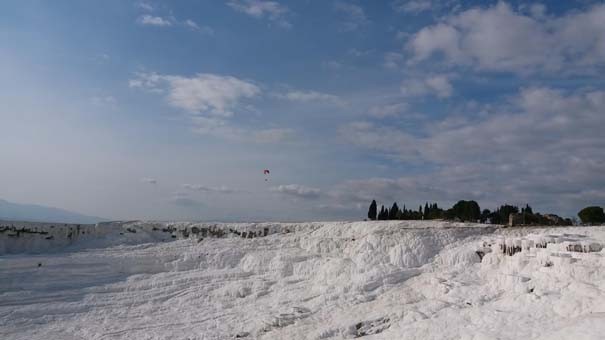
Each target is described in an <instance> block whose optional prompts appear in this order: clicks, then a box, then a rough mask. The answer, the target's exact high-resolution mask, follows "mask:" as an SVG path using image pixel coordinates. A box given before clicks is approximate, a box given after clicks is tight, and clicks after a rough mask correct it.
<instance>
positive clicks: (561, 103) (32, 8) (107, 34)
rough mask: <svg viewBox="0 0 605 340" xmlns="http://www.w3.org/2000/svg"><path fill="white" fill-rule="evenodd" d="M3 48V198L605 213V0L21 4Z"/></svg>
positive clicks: (198, 206)
mask: <svg viewBox="0 0 605 340" xmlns="http://www.w3.org/2000/svg"><path fill="white" fill-rule="evenodd" d="M503 28H506V29H503ZM0 42H3V44H2V46H3V47H2V48H1V50H2V53H0V72H2V74H3V75H4V77H2V79H0V90H1V91H0V101H1V102H2V103H3V105H2V108H1V109H0V118H1V120H0V121H1V124H2V125H1V126H2V127H3V133H2V134H0V145H2V147H0V159H2V161H3V162H2V163H3V167H2V172H1V175H0V188H2V191H1V192H0V200H6V201H9V202H15V203H19V204H34V205H40V206H46V207H56V208H58V209H64V210H67V211H70V212H71V211H74V212H77V213H79V214H83V215H87V216H100V217H101V218H103V219H108V220H132V219H137V220H138V219H143V220H154V221H171V220H191V221H200V222H202V221H204V222H211V221H227V220H229V219H231V221H241V222H244V221H251V220H255V221H262V220H265V221H280V220H281V221H305V220H307V221H309V220H312V221H336V220H363V219H364V218H366V214H367V210H368V207H369V205H370V202H371V201H372V200H373V199H376V200H377V201H379V202H382V203H380V204H379V205H385V207H387V208H388V207H389V206H390V205H391V204H392V203H393V202H397V204H398V205H400V206H403V205H404V204H405V205H406V206H408V207H417V206H419V205H424V203H425V202H429V203H431V202H437V203H438V204H439V205H440V206H442V207H444V208H448V207H451V206H452V205H453V204H454V203H456V202H457V201H458V200H474V201H476V202H478V203H479V205H480V207H481V209H486V208H487V209H490V210H492V211H493V210H494V209H495V208H497V207H498V206H500V205H503V204H512V205H516V206H525V204H529V205H531V206H532V207H533V208H534V210H535V211H537V212H541V213H554V214H557V215H561V216H564V217H577V213H578V211H580V209H582V208H584V207H586V206H595V205H596V206H605V171H604V170H605V153H604V152H603V150H604V149H605V138H603V137H602V131H601V130H603V127H605V110H604V109H603V108H604V107H605V78H604V77H603V76H602V74H604V73H603V71H605V67H604V66H605V4H603V3H602V2H601V1H569V2H565V3H547V2H546V3H532V4H530V3H527V2H524V1H506V2H503V1H470V2H464V3H463V2H461V1H456V0H454V1H448V2H446V3H445V4H444V3H441V2H438V1H432V0H414V1H402V0H393V1H385V2H369V1H354V0H347V1H345V0H336V1H326V2H323V1H321V2H319V1H317V2H313V1H310V2H297V1H268V0H227V1H224V2H210V1H207V2H197V1H182V2H178V3H172V2H163V1H127V2H124V1H117V0H112V1H106V2H104V3H103V5H102V6H98V5H95V4H92V3H68V2H61V1H57V2H39V1H14V2H10V1H9V2H3V3H0ZM265 169H267V170H270V173H269V174H265V173H264V172H265V171H264V170H265Z"/></svg>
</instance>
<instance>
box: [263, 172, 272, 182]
mask: <svg viewBox="0 0 605 340" xmlns="http://www.w3.org/2000/svg"><path fill="white" fill-rule="evenodd" d="M270 173H271V171H269V170H268V169H265V170H263V175H265V182H266V181H268V180H269V179H268V178H267V175H269V174H270Z"/></svg>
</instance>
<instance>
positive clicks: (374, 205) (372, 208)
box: [368, 200, 377, 221]
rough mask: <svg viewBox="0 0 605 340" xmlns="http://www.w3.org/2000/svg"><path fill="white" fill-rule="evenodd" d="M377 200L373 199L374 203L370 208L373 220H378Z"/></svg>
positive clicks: (369, 216)
mask: <svg viewBox="0 0 605 340" xmlns="http://www.w3.org/2000/svg"><path fill="white" fill-rule="evenodd" d="M376 210H377V207H376V200H372V204H370V209H369V210H368V218H369V219H370V220H372V221H374V220H376V214H377V211H376Z"/></svg>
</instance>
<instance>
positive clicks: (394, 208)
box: [389, 202, 399, 220]
mask: <svg viewBox="0 0 605 340" xmlns="http://www.w3.org/2000/svg"><path fill="white" fill-rule="evenodd" d="M398 213H399V207H398V206H397V202H393V206H392V207H391V210H389V220H396V219H397V214H398Z"/></svg>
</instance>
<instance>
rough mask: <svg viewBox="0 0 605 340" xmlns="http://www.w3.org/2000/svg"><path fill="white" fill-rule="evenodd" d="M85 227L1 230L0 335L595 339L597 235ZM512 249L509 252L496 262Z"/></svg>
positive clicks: (455, 228) (357, 227)
mask: <svg viewBox="0 0 605 340" xmlns="http://www.w3.org/2000/svg"><path fill="white" fill-rule="evenodd" d="M30 227H31V226H30ZM36 227H37V228H39V229H38V231H40V230H48V229H50V228H49V227H48V226H40V225H37V226H36ZM194 227H195V228H196V229H195V233H194V232H193V231H194V229H193V228H194ZM87 228H92V229H90V230H88V229H87V230H86V233H85V234H83V235H80V236H79V237H78V238H74V237H73V234H72V236H71V237H70V238H68V239H67V240H64V239H63V238H62V236H61V235H66V234H65V230H63V231H53V233H54V235H55V237H54V238H53V239H52V240H46V239H45V238H46V237H48V236H49V234H34V233H27V235H25V234H20V235H19V236H15V235H13V236H10V237H9V236H7V233H6V232H4V233H0V254H2V253H4V255H0V339H233V338H238V337H239V338H243V339H343V338H344V339H348V338H355V337H362V338H363V339H476V340H478V339H549V340H550V339H603V338H604V336H603V334H605V291H604V290H605V275H604V274H605V273H604V269H603V268H604V265H605V260H604V257H603V255H604V254H605V251H604V250H602V245H603V244H605V229H603V228H599V227H591V228H587V227H566V228H550V229H539V228H519V229H517V228H515V229H495V228H490V227H487V226H481V225H465V224H450V223H446V222H420V221H392V222H356V223H344V222H330V223H297V224H294V223H259V224H193V223H143V222H133V223H114V224H105V225H99V226H96V227H95V226H88V227H87ZM52 229H56V226H55V228H52ZM202 229H205V230H206V231H205V232H204V233H205V234H204V236H205V237H202ZM251 232H252V233H253V234H252V235H253V236H254V237H252V238H249V237H251V236H250V235H251ZM243 233H246V234H245V238H243V237H242V236H244V234H243ZM23 235H25V238H24V239H23V240H19V241H15V240H16V239H19V238H20V237H21V236H23ZM265 235H266V236H265ZM40 238H42V239H44V240H46V241H52V242H53V243H44V242H42V241H41V240H40ZM542 245H544V247H542ZM576 246H577V247H576ZM507 247H509V248H507ZM510 247H513V248H515V249H517V248H518V249H520V252H518V253H516V254H515V255H514V256H507V255H505V254H504V253H503V251H502V249H511V248H510ZM24 251H27V252H30V254H23V253H22V252H24ZM477 251H480V253H481V255H482V260H481V256H479V255H478V254H477ZM15 253H20V254H15Z"/></svg>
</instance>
